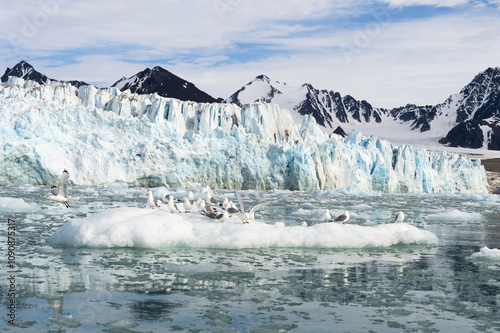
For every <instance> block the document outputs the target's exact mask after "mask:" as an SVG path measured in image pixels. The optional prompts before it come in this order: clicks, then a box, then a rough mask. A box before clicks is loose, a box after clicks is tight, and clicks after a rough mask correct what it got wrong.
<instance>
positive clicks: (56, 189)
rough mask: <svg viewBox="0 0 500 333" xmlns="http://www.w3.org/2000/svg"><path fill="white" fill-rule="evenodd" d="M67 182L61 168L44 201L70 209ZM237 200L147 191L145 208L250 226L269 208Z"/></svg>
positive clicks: (339, 218)
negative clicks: (258, 213)
mask: <svg viewBox="0 0 500 333" xmlns="http://www.w3.org/2000/svg"><path fill="white" fill-rule="evenodd" d="M68 179H69V173H68V171H67V170H66V169H64V171H63V173H62V175H61V179H60V181H59V185H58V186H56V185H54V186H52V188H51V191H52V195H51V196H48V197H47V199H49V200H53V201H56V202H61V203H63V204H64V205H65V206H66V207H67V208H69V207H71V206H70V203H73V199H71V198H70V197H68ZM234 192H235V195H236V197H237V199H238V203H239V205H240V208H237V206H236V205H235V204H234V202H232V201H229V199H228V198H227V197H224V198H222V199H221V200H220V201H219V200H217V199H215V198H214V197H213V196H212V193H211V189H210V187H205V188H204V189H203V191H202V193H203V194H204V195H205V199H202V198H201V197H200V198H198V199H196V200H195V198H194V195H193V192H192V191H188V193H187V195H186V196H185V197H184V198H182V199H175V198H174V197H173V196H172V195H170V194H167V193H162V194H161V199H155V198H154V196H153V193H152V192H151V191H149V192H148V198H147V205H148V206H149V207H151V208H152V209H155V208H158V209H159V208H161V207H162V206H163V205H166V207H167V209H168V210H169V211H170V213H172V214H174V213H181V210H180V209H179V207H178V206H177V203H181V202H182V204H183V208H184V213H190V212H191V210H192V209H193V208H195V209H197V210H198V211H199V212H200V213H201V214H202V215H204V216H206V217H208V218H211V219H213V220H217V221H219V222H224V221H226V220H227V219H228V218H230V217H231V216H233V215H236V216H239V218H240V220H241V221H242V222H243V224H247V223H250V221H251V220H255V212H256V211H257V210H258V209H261V208H263V207H265V206H267V205H269V204H270V203H271V202H272V201H266V202H261V203H258V204H256V205H254V206H252V207H251V208H250V209H249V210H248V211H246V210H245V205H244V203H243V200H242V199H241V195H240V193H239V192H238V191H236V190H235V191H234ZM349 218H350V214H349V212H348V211H347V210H346V211H344V213H342V214H341V215H339V216H337V217H335V218H333V217H332V215H331V214H330V211H329V210H328V209H326V210H325V212H324V214H323V220H324V221H325V222H338V223H343V224H345V223H346V222H347V221H348V220H349ZM404 219H405V214H404V213H403V212H401V211H400V212H398V213H397V214H396V217H395V218H394V221H393V223H401V222H403V221H404ZM299 225H301V226H305V227H307V222H304V221H303V222H300V223H299Z"/></svg>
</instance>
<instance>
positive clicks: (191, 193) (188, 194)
mask: <svg viewBox="0 0 500 333" xmlns="http://www.w3.org/2000/svg"><path fill="white" fill-rule="evenodd" d="M186 198H187V199H188V200H189V202H190V203H191V204H193V202H194V195H193V192H191V191H189V192H188V193H187V195H186Z"/></svg>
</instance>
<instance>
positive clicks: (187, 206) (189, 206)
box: [182, 197, 193, 213]
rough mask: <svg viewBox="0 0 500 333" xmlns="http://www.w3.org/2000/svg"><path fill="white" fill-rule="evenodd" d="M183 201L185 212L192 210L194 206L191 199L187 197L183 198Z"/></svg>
mask: <svg viewBox="0 0 500 333" xmlns="http://www.w3.org/2000/svg"><path fill="white" fill-rule="evenodd" d="M182 201H183V202H184V212H185V213H189V212H191V209H192V208H193V205H192V204H191V201H190V200H189V199H188V198H187V197H186V198H184V199H182Z"/></svg>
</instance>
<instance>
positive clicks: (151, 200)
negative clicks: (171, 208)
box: [147, 191, 159, 208]
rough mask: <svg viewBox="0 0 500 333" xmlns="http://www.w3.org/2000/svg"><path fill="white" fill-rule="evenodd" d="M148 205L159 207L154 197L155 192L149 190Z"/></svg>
mask: <svg viewBox="0 0 500 333" xmlns="http://www.w3.org/2000/svg"><path fill="white" fill-rule="evenodd" d="M147 203H148V206H149V207H151V208H155V207H159V206H158V204H157V203H156V201H155V198H154V197H153V192H151V191H148V201H147Z"/></svg>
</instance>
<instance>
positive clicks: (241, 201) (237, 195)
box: [234, 190, 245, 214]
mask: <svg viewBox="0 0 500 333" xmlns="http://www.w3.org/2000/svg"><path fill="white" fill-rule="evenodd" d="M234 193H235V194H236V197H237V198H238V201H239V202H240V208H241V213H243V214H245V205H244V204H243V200H241V195H240V192H238V191H236V190H234Z"/></svg>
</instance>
